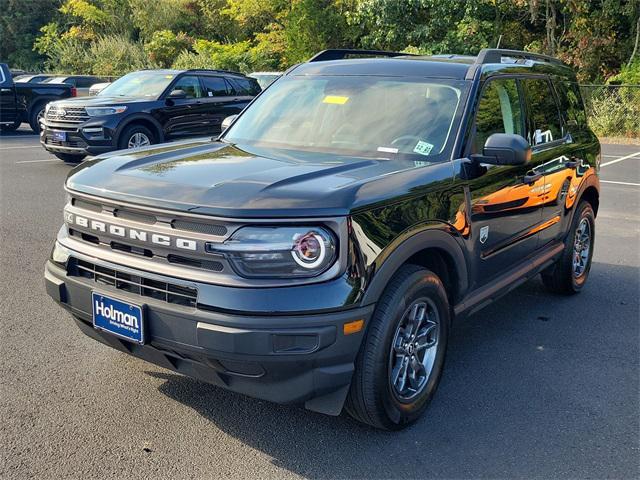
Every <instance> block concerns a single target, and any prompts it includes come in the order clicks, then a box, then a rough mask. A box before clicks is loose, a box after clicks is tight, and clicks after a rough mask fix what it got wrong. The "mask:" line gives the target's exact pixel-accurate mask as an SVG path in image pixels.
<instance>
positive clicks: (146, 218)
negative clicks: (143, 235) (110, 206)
mask: <svg viewBox="0 0 640 480" xmlns="http://www.w3.org/2000/svg"><path fill="white" fill-rule="evenodd" d="M113 215H114V216H115V217H118V218H124V219H125V220H130V221H132V222H139V223H148V224H153V223H156V221H157V220H156V217H155V216H153V215H149V214H146V213H138V212H132V211H130V210H124V209H122V208H118V209H116V210H114V211H113Z"/></svg>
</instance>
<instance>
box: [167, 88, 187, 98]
mask: <svg viewBox="0 0 640 480" xmlns="http://www.w3.org/2000/svg"><path fill="white" fill-rule="evenodd" d="M168 98H170V99H171V100H179V99H181V98H187V92H185V91H184V90H180V89H179V88H178V89H176V90H173V91H172V92H171V93H170V94H169V97H168Z"/></svg>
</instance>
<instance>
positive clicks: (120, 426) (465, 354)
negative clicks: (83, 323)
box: [0, 130, 640, 479]
mask: <svg viewBox="0 0 640 480" xmlns="http://www.w3.org/2000/svg"><path fill="white" fill-rule="evenodd" d="M603 153H604V157H603V167H602V170H601V179H602V180H603V183H602V198H601V207H600V213H599V215H598V219H597V222H596V223H597V239H596V250H595V254H594V258H593V267H592V270H591V277H590V280H589V283H588V285H587V287H586V288H585V290H584V291H583V292H582V293H581V294H580V295H577V296H573V297H569V298H565V297H559V296H553V295H550V294H547V293H546V292H545V291H544V290H543V288H542V284H541V282H540V281H539V280H533V281H531V282H529V283H527V284H525V285H523V286H522V287H520V288H519V289H517V290H516V291H514V292H512V293H511V294H510V295H508V296H507V297H506V298H504V299H502V300H501V301H500V302H498V303H496V304H494V305H491V306H489V307H488V308H486V309H484V310H482V311H481V312H479V313H478V314H476V315H475V316H473V317H471V318H469V319H467V320H465V321H464V322H460V323H458V324H457V325H456V327H455V328H454V331H453V335H452V338H451V340H450V349H449V352H448V360H447V362H448V365H447V366H446V368H445V373H444V378H443V381H442V383H441V386H440V389H439V391H438V394H437V395H436V397H435V399H434V401H433V403H432V405H431V407H430V409H429V411H428V414H427V415H426V416H425V417H424V418H423V419H422V420H421V421H419V423H417V424H416V425H415V426H413V427H411V428H409V429H407V430H405V431H402V432H400V433H384V432H378V431H374V430H371V429H369V428H366V427H363V426H360V425H359V424H357V423H356V422H354V421H352V420H350V419H349V417H348V416H346V415H342V416H341V417H337V418H335V417H327V416H322V415H319V414H315V413H311V412H308V411H305V410H303V409H299V408H295V407H287V406H279V405H274V404H270V403H267V402H263V401H259V400H254V399H251V398H246V397H243V396H240V395H236V394H232V393H229V392H226V391H223V390H219V389H217V388H216V387H213V386H210V385H207V384H205V383H201V382H198V381H195V380H191V379H189V378H186V377H182V376H179V375H177V374H174V373H171V372H169V371H166V370H163V369H161V368H158V367H155V366H152V365H150V364H147V363H145V362H143V361H140V360H137V359H134V358H131V357H129V356H127V355H124V354H122V353H119V352H116V351H114V350H111V349H109V348H107V347H105V346H103V345H101V344H98V343H96V342H94V341H93V340H90V339H89V338H87V337H85V336H84V335H82V334H81V333H80V332H79V331H78V330H77V328H76V326H75V325H74V324H73V323H72V322H71V320H70V318H69V317H68V315H67V314H66V313H65V312H64V311H63V310H62V309H60V308H59V307H57V306H56V305H55V304H54V302H53V301H51V300H50V299H49V297H47V295H46V293H45V291H44V287H43V267H44V262H45V259H46V258H47V256H48V255H49V252H50V250H51V246H52V242H53V239H54V237H55V234H56V232H57V230H58V228H59V227H60V225H61V223H62V207H63V203H64V192H63V190H62V184H63V181H64V179H65V177H66V175H67V173H68V172H69V170H70V167H69V166H67V165H65V164H64V163H63V162H61V161H60V160H57V159H56V158H55V157H53V156H50V155H49V154H48V153H47V152H45V151H44V150H43V149H42V148H41V147H40V145H39V143H38V138H37V136H35V135H33V134H30V133H29V132H28V131H27V130H20V131H18V132H15V133H12V134H8V135H2V136H0V239H1V247H0V280H1V281H0V299H1V303H0V369H1V370H0V412H1V422H0V476H1V477H2V478H27V477H36V478H61V477H73V478H106V477H111V478H125V477H139V478H187V477H190V478H205V477H206V478H220V477H225V478H227V477H229V478H231V477H238V478H249V477H251V478H272V477H277V478H284V477H287V478H288V477H308V478H314V479H319V478H364V477H366V478H404V479H408V478H418V477H420V478H426V477H430V478H477V477H484V478H487V477H490V478H534V477H538V478H560V477H563V478H567V477H571V478H603V477H607V478H638V477H639V476H640V465H639V460H638V459H639V458H640V348H639V347H640V329H639V325H640V305H639V293H640V146H637V145H635V146H625V145H605V146H604V147H603Z"/></svg>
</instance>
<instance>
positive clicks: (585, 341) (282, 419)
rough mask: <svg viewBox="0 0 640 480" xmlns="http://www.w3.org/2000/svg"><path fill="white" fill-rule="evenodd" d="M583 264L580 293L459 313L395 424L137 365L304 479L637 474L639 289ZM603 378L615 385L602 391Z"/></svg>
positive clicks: (611, 268) (529, 287)
mask: <svg viewBox="0 0 640 480" xmlns="http://www.w3.org/2000/svg"><path fill="white" fill-rule="evenodd" d="M591 275H592V278H591V283H590V284H588V285H587V287H586V289H585V290H586V291H585V292H583V293H582V294H581V295H576V296H572V297H562V296H554V295H551V294H548V293H547V292H546V291H545V290H544V288H543V286H542V284H541V282H540V281H539V280H538V279H535V280H532V281H530V282H528V283H527V284H525V285H523V286H522V287H520V288H519V289H517V290H516V291H514V292H512V293H511V294H509V295H507V296H506V297H505V298H503V299H502V300H501V301H500V302H498V303H496V304H494V305H491V306H489V307H487V308H486V309H484V310H483V311H482V312H480V313H478V314H476V315H474V316H473V317H471V318H469V319H467V320H464V321H461V322H459V323H458V324H457V325H456V326H455V328H454V329H453V333H452V336H451V338H450V344H449V351H448V358H447V362H448V364H447V365H446V367H445V372H444V377H443V380H442V383H441V385H440V388H439V391H438V393H437V394H436V396H435V398H434V400H433V402H432V404H431V405H430V407H429V410H428V411H427V414H426V415H425V416H424V417H423V418H422V419H421V420H420V421H418V423H417V424H416V425H414V426H412V427H410V428H408V429H406V430H404V431H401V432H395V433H390V432H382V431H377V430H374V429H372V428H368V427H366V426H362V425H360V424H358V423H356V422H355V421H353V420H351V419H350V418H349V417H348V416H347V415H346V414H343V415H341V416H340V417H329V416H324V415H320V414H315V413H312V412H308V411H305V410H303V409H301V408H296V407H290V406H282V405H276V404H272V403H269V402H264V401H260V400H255V399H251V398H248V397H244V396H242V395H238V394H234V393H230V392H226V391H224V390H222V389H219V388H217V387H214V386H211V385H208V384H205V383H202V382H199V381H196V380H193V379H190V378H187V377H183V376H180V375H177V374H173V373H158V372H151V371H150V372H147V373H149V375H153V376H155V377H158V378H162V379H164V380H165V382H164V383H163V384H162V385H161V386H160V387H159V390H160V391H161V392H162V393H163V394H165V395H167V396H168V397H169V398H172V399H174V400H177V401H178V402H181V403H183V404H184V405H187V406H189V407H191V408H193V409H194V410H196V411H197V412H198V413H199V414H200V415H202V416H203V417H204V418H206V419H208V420H209V421H210V422H211V423H212V424H213V425H215V427H217V428H219V429H220V430H222V431H223V432H225V433H226V434H229V435H231V436H233V437H235V438H237V439H239V440H240V441H242V442H244V443H245V444H247V445H249V446H250V447H252V448H255V449H258V450H260V451H262V452H264V453H265V454H267V455H269V456H270V457H272V458H273V459H274V460H273V462H274V464H276V465H278V466H280V467H282V468H284V469H287V470H289V471H291V472H294V473H296V474H299V475H302V476H305V477H309V478H328V477H331V478H356V477H358V478H363V477H368V478H392V477H393V478H397V477H405V478H417V477H420V478H424V477H445V478H471V477H503V478H504V477H531V476H541V477H558V476H572V477H574V476H578V477H583V476H593V477H603V476H615V477H617V476H622V477H624V476H627V475H629V474H631V472H635V471H637V465H635V463H634V460H633V459H634V458H635V457H634V455H633V453H632V451H633V448H634V447H633V441H631V439H632V438H634V435H635V434H637V431H638V428H639V427H640V425H639V424H638V418H637V398H636V395H637V392H638V379H637V373H638V358H639V357H640V355H639V352H638V342H637V338H638V336H639V330H638V321H637V312H638V299H637V296H635V297H632V298H629V297H628V296H626V295H625V294H624V292H620V293H619V298H618V297H617V296H616V295H611V289H610V288H607V285H609V286H610V285H612V284H613V285H627V286H628V287H627V290H628V291H630V292H633V291H634V289H637V284H638V269H637V268H631V267H625V266H619V265H606V264H597V263H596V264H594V265H593V269H592V273H591ZM624 298H626V300H623V299H624ZM603 318H606V319H607V322H608V323H609V326H608V327H607V328H606V329H603V326H602V323H601V320H602V319H603ZM594 362H597V364H595V363H594ZM613 385H615V389H617V391H618V392H619V393H620V392H621V387H620V385H626V386H624V387H622V392H621V393H622V394H623V397H621V398H618V399H616V400H614V401H611V399H609V398H607V397H606V395H605V392H607V391H608V389H609V388H614V387H613ZM634 398H636V401H635V402H634ZM634 432H635V434H634ZM621 434H622V435H624V436H625V438H627V439H628V440H629V442H627V448H620V445H621V438H620V436H621ZM636 438H637V437H636ZM212 454H213V453H212ZM612 466H617V468H616V467H613V469H612Z"/></svg>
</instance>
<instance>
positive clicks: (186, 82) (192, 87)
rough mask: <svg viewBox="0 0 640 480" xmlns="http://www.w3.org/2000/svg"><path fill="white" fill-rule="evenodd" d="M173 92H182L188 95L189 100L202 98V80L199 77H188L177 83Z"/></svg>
mask: <svg viewBox="0 0 640 480" xmlns="http://www.w3.org/2000/svg"><path fill="white" fill-rule="evenodd" d="M173 90H182V91H184V93H186V94H187V98H201V97H203V96H204V95H203V94H202V87H201V86H200V79H199V78H198V77H192V76H189V75H186V76H184V77H182V78H180V79H178V81H177V82H176V84H175V85H174V86H173Z"/></svg>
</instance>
